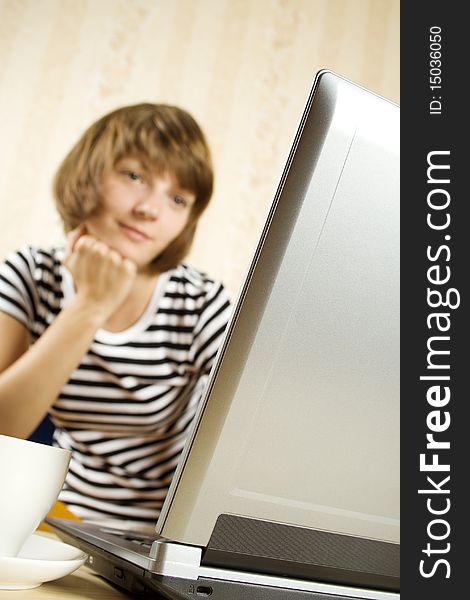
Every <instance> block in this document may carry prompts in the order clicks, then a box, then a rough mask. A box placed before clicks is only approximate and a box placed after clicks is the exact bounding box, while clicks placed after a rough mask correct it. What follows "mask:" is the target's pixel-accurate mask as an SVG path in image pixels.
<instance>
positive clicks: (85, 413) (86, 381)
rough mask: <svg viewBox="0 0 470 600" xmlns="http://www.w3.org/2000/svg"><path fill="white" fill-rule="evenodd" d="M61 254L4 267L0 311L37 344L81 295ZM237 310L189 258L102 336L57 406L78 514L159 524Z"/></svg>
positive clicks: (31, 253) (29, 253) (20, 258)
mask: <svg viewBox="0 0 470 600" xmlns="http://www.w3.org/2000/svg"><path fill="white" fill-rule="evenodd" d="M62 258H63V250H62V249H57V248H56V249H52V250H41V249H38V248H33V247H27V248H25V249H23V250H21V251H19V252H16V253H13V254H11V255H10V256H9V257H7V259H6V260H5V262H4V263H3V264H1V265H0V310H1V311H3V312H5V313H7V314H9V315H11V316H12V317H14V318H15V319H17V320H18V321H20V322H21V323H22V324H24V325H25V327H26V328H27V329H28V331H29V333H30V335H31V339H32V343H34V341H35V340H36V339H38V338H39V337H40V336H41V334H42V333H43V332H44V331H45V329H46V328H47V327H48V326H49V325H50V324H51V323H52V321H53V320H54V318H55V317H56V315H57V314H58V313H59V311H60V310H61V308H62V307H63V306H64V305H65V304H67V302H69V301H70V299H71V298H72V297H73V294H74V287H73V280H72V276H71V275H70V273H69V272H68V271H67V269H66V268H65V267H64V266H63V265H62ZM229 314H230V304H229V300H228V295H227V293H226V290H225V289H224V287H223V286H222V285H221V284H220V283H218V282H216V281H213V280H212V279H209V278H208V277H206V276H205V275H204V274H202V273H200V272H199V271H197V270H195V269H193V268H191V267H190V266H188V265H187V264H184V263H182V264H180V265H179V266H177V267H176V268H175V269H173V270H170V271H168V272H166V273H163V274H161V275H160V277H159V279H158V282H157V285H156V287H155V290H154V292H153V295H152V298H151V300H150V302H149V304H148V306H147V308H146V309H145V312H144V314H143V315H142V316H141V317H140V319H139V320H138V321H137V322H136V323H135V324H134V325H132V326H131V327H129V329H127V330H125V331H120V332H117V333H115V332H109V331H105V330H103V329H99V330H98V331H97V332H96V334H95V338H94V340H93V342H92V344H91V346H90V348H89V350H88V352H87V353H86V354H85V356H84V357H83V358H82V360H81V362H80V365H79V366H78V368H77V369H76V370H75V371H74V372H73V373H72V374H71V376H70V379H69V381H68V382H67V384H66V385H65V386H64V388H63V390H62V392H61V393H60V395H59V397H58V398H57V399H55V401H54V402H53V403H52V406H51V409H50V414H51V418H52V420H53V422H54V424H55V426H56V430H55V433H54V443H55V444H57V445H58V446H60V447H62V448H67V449H69V450H72V459H71V462H70V468H69V472H68V475H67V478H66V481H65V485H64V488H63V490H62V492H61V495H60V497H59V499H60V500H61V501H63V502H64V503H65V504H66V505H68V507H69V508H70V509H71V510H72V511H73V512H74V513H75V514H77V515H78V516H80V517H83V518H87V519H95V520H109V519H111V520H114V519H125V520H129V521H132V522H134V523H137V522H139V523H142V524H151V523H155V521H156V519H157V517H158V514H159V511H160V509H161V506H162V503H163V500H164V498H165V496H166V493H167V491H168V487H169V484H170V481H171V479H172V476H173V473H174V471H175V468H176V464H177V462H178V458H179V456H180V453H181V450H182V448H183V445H184V442H185V440H186V437H187V434H188V428H189V426H190V423H191V421H192V419H193V416H194V414H195V411H196V407H197V404H198V401H199V399H200V397H201V393H202V388H203V384H204V382H205V380H206V378H207V374H208V372H209V370H210V368H211V366H212V363H213V361H214V358H215V355H216V353H217V349H218V347H219V345H220V342H221V338H222V334H223V331H224V329H225V326H226V323H227V321H228V318H229ZM57 360H60V356H58V357H57Z"/></svg>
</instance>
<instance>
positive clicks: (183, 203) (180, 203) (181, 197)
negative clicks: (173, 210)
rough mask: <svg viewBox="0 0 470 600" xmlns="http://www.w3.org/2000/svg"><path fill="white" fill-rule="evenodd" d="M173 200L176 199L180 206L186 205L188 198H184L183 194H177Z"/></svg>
mask: <svg viewBox="0 0 470 600" xmlns="http://www.w3.org/2000/svg"><path fill="white" fill-rule="evenodd" d="M173 200H174V202H175V204H177V205H178V206H186V205H187V202H186V199H185V198H183V196H175V197H174V198H173Z"/></svg>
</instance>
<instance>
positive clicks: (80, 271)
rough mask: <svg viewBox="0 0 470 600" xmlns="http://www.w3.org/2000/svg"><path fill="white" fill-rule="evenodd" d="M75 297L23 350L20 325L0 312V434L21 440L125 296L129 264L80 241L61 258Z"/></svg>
mask: <svg viewBox="0 0 470 600" xmlns="http://www.w3.org/2000/svg"><path fill="white" fill-rule="evenodd" d="M67 266H68V268H69V269H70V271H71V272H72V275H73V277H74V281H75V287H76V289H77V294H76V296H75V297H74V299H73V300H72V302H71V303H70V304H69V305H67V306H66V307H65V308H64V309H63V310H62V311H61V312H60V313H59V315H58V316H57V318H56V319H55V320H54V322H53V323H52V324H51V325H50V326H49V327H48V329H47V330H46V331H45V332H44V333H43V335H42V336H41V337H40V338H39V340H38V341H37V342H36V343H35V344H33V345H32V346H31V347H30V348H29V349H28V345H29V339H28V332H27V330H26V328H25V327H24V325H22V324H20V323H19V322H18V321H16V320H15V319H13V318H12V317H10V316H8V315H6V314H3V313H0V332H1V336H0V337H1V339H2V343H1V345H0V433H4V434H6V435H13V436H16V437H27V436H28V435H29V434H30V433H31V432H32V431H33V430H34V429H35V428H36V426H37V425H38V424H39V423H40V421H41V419H42V418H43V416H44V414H45V413H46V412H47V410H48V409H49V407H50V406H51V404H52V403H53V402H54V400H55V399H56V397H57V396H58V394H59V393H60V390H61V389H62V387H63V386H64V385H65V383H66V382H67V380H68V379H69V377H70V374H71V373H72V372H73V371H74V369H75V368H76V367H77V365H78V364H79V362H80V360H81V358H82V357H83V355H84V354H85V353H86V351H87V350H88V348H89V346H90V344H91V342H92V340H93V338H94V335H95V333H96V330H97V329H98V328H99V327H101V326H102V325H103V323H105V322H106V320H107V319H108V318H109V316H110V315H111V314H112V313H113V312H114V311H115V310H116V309H117V308H118V306H119V305H120V304H121V303H122V302H123V301H124V299H125V298H126V297H127V295H128V293H129V291H130V289H131V287H132V284H133V281H134V278H135V272H136V269H135V265H134V264H133V263H131V261H129V260H127V259H122V257H120V256H119V255H118V254H117V253H116V252H114V251H112V250H110V249H109V248H108V247H107V246H105V244H103V243H101V242H97V241H96V240H94V239H93V238H91V237H90V236H88V235H86V236H83V237H81V238H80V239H79V240H78V241H77V243H76V244H75V247H74V248H73V251H72V252H71V254H69V256H68V258H67Z"/></svg>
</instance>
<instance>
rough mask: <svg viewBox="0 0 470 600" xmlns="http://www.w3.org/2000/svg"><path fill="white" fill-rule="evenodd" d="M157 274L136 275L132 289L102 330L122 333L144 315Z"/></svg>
mask: <svg viewBox="0 0 470 600" xmlns="http://www.w3.org/2000/svg"><path fill="white" fill-rule="evenodd" d="M158 277H159V274H158V273H154V274H151V275H149V274H147V273H138V274H137V277H136V279H135V283H134V285H133V286H132V289H131V291H130V293H129V295H128V296H127V298H126V299H125V300H124V302H123V303H122V304H121V305H120V306H119V308H118V309H117V310H116V311H115V312H114V313H113V314H112V315H111V317H110V318H109V319H108V320H107V321H106V323H105V324H104V325H103V329H106V330H107V331H111V332H118V331H124V330H126V329H128V328H129V327H131V326H132V325H134V323H136V322H137V321H138V320H139V319H140V317H141V316H142V315H143V314H144V312H145V309H146V308H147V306H148V304H149V302H150V300H151V298H152V295H153V291H154V289H155V286H156V284H157V281H158Z"/></svg>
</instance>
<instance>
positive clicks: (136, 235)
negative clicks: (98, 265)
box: [119, 223, 151, 242]
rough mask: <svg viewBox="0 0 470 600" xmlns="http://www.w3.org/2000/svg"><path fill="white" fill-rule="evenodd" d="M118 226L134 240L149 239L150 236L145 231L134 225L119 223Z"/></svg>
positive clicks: (143, 240) (142, 240)
mask: <svg viewBox="0 0 470 600" xmlns="http://www.w3.org/2000/svg"><path fill="white" fill-rule="evenodd" d="M119 227H120V228H121V229H122V230H123V232H124V233H125V234H126V235H127V237H129V238H130V239H131V240H133V241H135V242H145V241H147V240H150V239H151V237H150V236H149V235H147V234H146V233H145V231H141V230H140V229H137V228H136V227H131V226H130V225H126V224H125V223H119Z"/></svg>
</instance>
